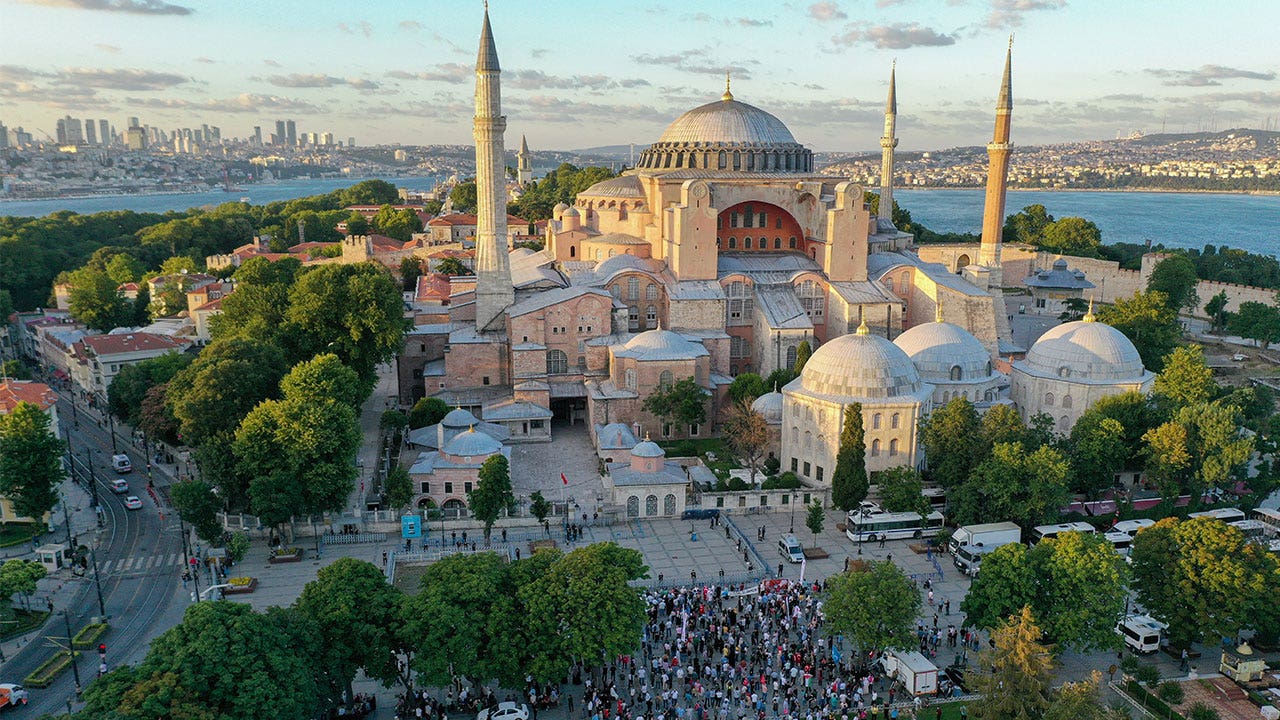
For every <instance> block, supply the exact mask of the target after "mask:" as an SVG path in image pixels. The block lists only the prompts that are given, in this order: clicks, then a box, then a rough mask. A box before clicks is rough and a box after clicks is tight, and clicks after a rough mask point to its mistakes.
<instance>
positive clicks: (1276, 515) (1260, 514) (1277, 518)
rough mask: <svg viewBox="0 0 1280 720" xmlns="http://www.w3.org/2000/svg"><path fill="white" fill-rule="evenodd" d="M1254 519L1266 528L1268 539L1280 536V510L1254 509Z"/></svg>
mask: <svg viewBox="0 0 1280 720" xmlns="http://www.w3.org/2000/svg"><path fill="white" fill-rule="evenodd" d="M1253 519H1254V520H1257V521H1258V522H1260V523H1262V524H1263V525H1265V526H1266V529H1265V530H1264V532H1265V533H1266V535H1267V537H1277V536H1280V510H1276V509H1274V508H1254V509H1253Z"/></svg>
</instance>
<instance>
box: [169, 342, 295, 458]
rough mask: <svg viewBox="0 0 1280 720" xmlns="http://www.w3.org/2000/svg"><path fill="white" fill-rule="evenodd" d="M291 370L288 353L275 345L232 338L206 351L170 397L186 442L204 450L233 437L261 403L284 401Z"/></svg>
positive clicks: (171, 387)
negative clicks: (282, 391) (209, 443)
mask: <svg viewBox="0 0 1280 720" xmlns="http://www.w3.org/2000/svg"><path fill="white" fill-rule="evenodd" d="M287 369H288V368H287V366H286V365H285V357H284V353H282V352H281V351H280V349H279V348H278V347H276V346H275V345H274V344H272V343H270V342H265V341H261V340H252V339H248V338H239V337H232V338H227V339H223V340H216V341H214V342H213V343H212V344H210V345H209V346H207V347H205V349H204V350H203V351H201V353H200V355H199V356H198V357H197V358H196V360H195V362H193V363H191V365H190V366H189V367H187V368H186V369H184V370H182V371H181V372H179V373H178V374H177V375H176V376H174V378H173V380H172V382H170V383H169V389H168V391H167V393H166V395H167V398H168V404H169V408H170V409H171V410H172V411H173V415H174V417H175V418H177V419H178V422H180V423H181V426H182V436H183V438H184V440H185V441H186V442H187V443H188V444H191V445H200V444H202V443H203V442H205V441H206V440H207V439H209V438H210V437H213V436H214V435H230V434H232V433H234V432H235V429H236V426H237V425H239V423H240V421H241V420H242V419H243V418H244V416H245V415H248V414H249V411H250V410H252V409H253V408H254V407H256V406H257V405H258V403H261V402H262V401H263V400H272V399H275V398H278V397H279V396H280V390H279V386H280V379H281V378H282V377H284V374H285V371H286V370H287Z"/></svg>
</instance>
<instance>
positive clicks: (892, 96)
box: [884, 60, 898, 115]
mask: <svg viewBox="0 0 1280 720" xmlns="http://www.w3.org/2000/svg"><path fill="white" fill-rule="evenodd" d="M897 75H898V61H897V60H894V61H893V64H892V65H890V66H889V99H888V101H886V102H885V105H884V111H885V112H886V113H888V114H890V115H897V114H898V90H897Z"/></svg>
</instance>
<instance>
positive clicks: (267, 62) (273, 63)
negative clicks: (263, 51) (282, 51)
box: [262, 58, 282, 67]
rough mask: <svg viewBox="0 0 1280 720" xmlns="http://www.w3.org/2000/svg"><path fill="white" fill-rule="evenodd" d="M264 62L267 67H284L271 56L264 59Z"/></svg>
mask: <svg viewBox="0 0 1280 720" xmlns="http://www.w3.org/2000/svg"><path fill="white" fill-rule="evenodd" d="M262 64H263V65H266V66H267V67H282V66H281V65H280V63H278V62H276V61H275V60H272V59H271V58H267V59H265V60H263V61H262Z"/></svg>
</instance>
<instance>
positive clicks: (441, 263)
mask: <svg viewBox="0 0 1280 720" xmlns="http://www.w3.org/2000/svg"><path fill="white" fill-rule="evenodd" d="M435 271H436V272H438V273H444V274H445V275H450V276H453V275H470V274H471V269H470V268H468V267H467V266H466V265H465V264H464V263H463V262H462V261H461V260H459V259H458V258H456V257H445V258H441V259H440V260H438V261H437V262H436V270H435Z"/></svg>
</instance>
